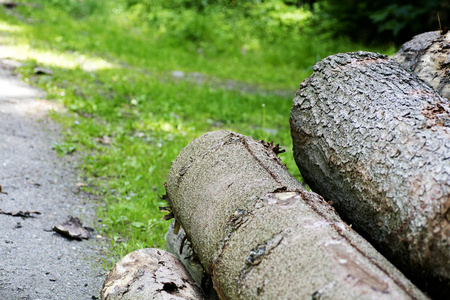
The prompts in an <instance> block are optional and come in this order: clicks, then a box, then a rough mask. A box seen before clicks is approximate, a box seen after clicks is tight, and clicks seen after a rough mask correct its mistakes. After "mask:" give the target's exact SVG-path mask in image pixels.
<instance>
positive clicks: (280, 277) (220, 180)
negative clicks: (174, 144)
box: [166, 131, 426, 299]
mask: <svg viewBox="0 0 450 300" xmlns="http://www.w3.org/2000/svg"><path fill="white" fill-rule="evenodd" d="M277 150H278V148H277V147H274V146H273V145H272V144H269V143H265V142H257V141H254V140H252V139H250V138H247V137H245V136H242V135H239V134H236V133H233V132H229V131H216V132H210V133H207V134H205V135H203V136H202V137H200V138H198V139H196V140H194V141H193V142H191V143H190V144H189V145H188V146H187V147H186V148H185V149H184V150H182V151H181V153H180V155H179V156H178V158H177V159H176V160H175V162H174V163H173V164H172V168H171V170H170V172H169V177H168V180H167V184H166V188H167V196H168V199H167V200H168V202H169V204H170V205H171V207H172V209H173V213H174V215H175V219H176V220H177V221H178V222H180V223H181V225H182V227H183V228H184V230H185V232H186V234H187V236H188V237H189V239H190V241H191V243H192V246H193V248H194V250H195V252H196V254H197V256H198V257H199V260H200V262H201V264H202V265H203V267H204V269H205V270H206V272H208V274H209V275H211V276H212V279H213V282H214V288H215V289H216V291H217V293H218V295H219V296H220V297H221V298H222V299H307V298H312V299H318V298H320V297H324V298H328V299H423V298H426V297H425V296H424V295H423V294H422V293H421V292H420V291H419V290H418V289H417V288H416V287H414V286H413V285H412V284H411V283H410V282H409V281H408V279H406V278H405V277H404V276H403V275H402V274H401V273H400V272H399V271H398V270H397V269H395V267H393V266H392V265H391V264H390V263H389V262H388V261H387V260H386V259H385V258H384V257H382V256H381V255H380V254H379V253H378V252H377V251H376V250H375V249H374V248H373V247H372V246H371V245H370V244H369V243H368V242H367V241H365V240H364V239H363V238H361V237H360V236H359V235H358V234H357V233H355V231H353V230H352V229H351V227H350V226H348V225H347V224H345V223H344V222H343V221H342V220H341V219H340V218H339V216H338V215H337V214H336V212H335V211H334V209H333V208H332V207H331V206H330V205H329V204H328V203H326V202H325V201H324V200H323V198H321V197H320V196H318V195H317V194H315V193H312V192H308V191H307V190H306V189H305V188H304V187H303V186H302V185H301V184H300V183H299V182H298V181H297V180H296V179H295V178H294V177H293V176H292V175H291V174H290V173H289V172H288V170H287V169H286V167H285V166H284V165H283V164H282V163H281V161H280V160H279V159H278V158H277V156H276V152H277Z"/></svg>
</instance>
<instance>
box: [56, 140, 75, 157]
mask: <svg viewBox="0 0 450 300" xmlns="http://www.w3.org/2000/svg"><path fill="white" fill-rule="evenodd" d="M52 149H53V150H55V151H56V152H57V153H58V155H60V156H63V155H67V154H72V153H74V152H75V151H76V150H77V146H76V145H74V144H72V143H65V142H64V143H53V145H52Z"/></svg>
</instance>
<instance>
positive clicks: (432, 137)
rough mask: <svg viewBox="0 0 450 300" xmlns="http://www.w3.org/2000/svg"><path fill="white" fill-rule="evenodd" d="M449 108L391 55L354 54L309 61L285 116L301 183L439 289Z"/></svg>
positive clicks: (449, 186) (448, 187)
mask: <svg viewBox="0 0 450 300" xmlns="http://www.w3.org/2000/svg"><path fill="white" fill-rule="evenodd" d="M449 112H450V106H449V101H448V100H447V99H446V98H443V97H441V96H439V95H438V94H437V93H436V92H435V91H433V90H432V89H431V88H430V87H429V86H428V85H426V84H424V83H423V82H422V81H420V80H418V79H417V78H416V76H415V75H412V74H410V73H409V72H407V71H405V70H404V69H403V68H401V67H400V66H399V65H398V64H397V63H395V62H394V61H391V60H389V59H387V58H386V57H385V56H382V55H378V54H374V53H367V52H358V53H346V54H337V55H333V56H330V57H328V58H326V59H324V60H322V61H321V62H319V63H317V64H316V65H315V66H314V73H313V75H312V76H311V77H310V78H308V79H306V80H305V81H303V82H302V84H301V85H300V89H299V90H298V91H297V94H296V96H295V98H294V105H293V107H292V113H291V119H290V122H291V134H292V138H293V143H294V156H295V160H296V162H297V165H298V166H299V168H300V171H301V173H302V175H303V177H304V179H305V180H306V182H307V183H308V184H309V185H310V187H311V188H312V189H313V190H314V191H316V192H318V193H319V194H321V195H322V196H323V197H325V199H327V200H332V201H333V202H334V203H335V207H336V208H337V210H338V211H339V212H340V213H341V215H343V217H344V219H345V220H347V221H348V222H351V223H352V224H353V225H354V226H355V227H356V228H357V229H360V230H361V231H362V232H363V234H364V236H366V237H367V238H369V239H370V240H371V241H372V242H373V243H374V244H375V245H377V247H379V249H381V250H382V253H383V254H385V255H386V256H387V257H388V258H390V259H391V261H392V262H394V263H395V264H396V265H397V266H400V267H401V268H402V269H403V270H406V271H407V272H408V274H409V275H413V276H415V277H416V278H417V279H418V280H419V282H420V283H424V284H427V285H428V287H430V288H431V289H430V292H431V293H433V294H435V295H441V296H443V295H445V296H448V295H449V278H450V263H449V262H450V239H449V235H450V222H449V221H450V127H449V126H450V114H449ZM449 297H450V296H449ZM447 299H449V298H447Z"/></svg>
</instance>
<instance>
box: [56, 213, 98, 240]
mask: <svg viewBox="0 0 450 300" xmlns="http://www.w3.org/2000/svg"><path fill="white" fill-rule="evenodd" d="M53 231H55V232H58V233H60V234H61V235H63V236H65V237H68V238H72V239H77V240H81V239H89V236H90V235H89V232H88V231H87V230H86V228H84V227H83V225H82V224H81V222H80V219H78V218H74V217H72V216H70V217H69V219H68V220H66V221H64V222H63V223H61V224H59V225H56V226H54V227H53Z"/></svg>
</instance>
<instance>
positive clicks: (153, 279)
mask: <svg viewBox="0 0 450 300" xmlns="http://www.w3.org/2000/svg"><path fill="white" fill-rule="evenodd" d="M100 294H101V299H102V300H137V299H158V300H176V299H179V300H181V299H191V300H199V299H204V297H203V294H202V291H201V289H200V287H199V286H198V285H197V284H196V283H195V282H194V281H193V280H192V278H191V277H190V276H189V274H188V272H187V271H186V269H185V268H184V267H183V265H182V264H181V262H180V261H179V260H178V259H177V258H175V256H173V255H172V254H170V253H168V252H166V251H163V250H159V249H153V248H146V249H139V250H136V251H133V252H131V253H129V254H128V255H126V256H125V257H123V258H122V259H121V260H120V261H118V262H117V263H116V264H115V265H114V267H113V268H112V269H111V270H110V271H109V273H108V275H107V276H106V278H105V281H104V283H103V287H102V290H101V292H100Z"/></svg>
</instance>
